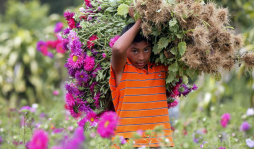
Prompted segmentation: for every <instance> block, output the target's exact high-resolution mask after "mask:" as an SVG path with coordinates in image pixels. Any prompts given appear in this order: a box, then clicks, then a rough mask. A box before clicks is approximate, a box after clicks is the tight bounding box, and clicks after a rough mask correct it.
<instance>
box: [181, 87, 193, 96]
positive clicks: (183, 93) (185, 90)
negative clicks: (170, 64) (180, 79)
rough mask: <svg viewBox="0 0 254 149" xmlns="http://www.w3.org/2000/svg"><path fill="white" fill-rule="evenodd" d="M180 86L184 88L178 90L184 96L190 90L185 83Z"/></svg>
mask: <svg viewBox="0 0 254 149" xmlns="http://www.w3.org/2000/svg"><path fill="white" fill-rule="evenodd" d="M182 87H183V88H184V91H183V92H180V95H183V96H185V97H186V96H187V95H188V94H189V93H190V91H191V90H190V89H189V88H188V86H187V85H186V84H182Z"/></svg>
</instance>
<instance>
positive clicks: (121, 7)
mask: <svg viewBox="0 0 254 149" xmlns="http://www.w3.org/2000/svg"><path fill="white" fill-rule="evenodd" d="M128 12H129V6H128V5H126V4H121V5H119V6H118V9H117V14H119V15H127V14H128Z"/></svg>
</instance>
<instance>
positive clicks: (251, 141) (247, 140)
mask: <svg viewBox="0 0 254 149" xmlns="http://www.w3.org/2000/svg"><path fill="white" fill-rule="evenodd" d="M246 144H247V146H248V147H250V148H254V141H253V140H251V139H246Z"/></svg>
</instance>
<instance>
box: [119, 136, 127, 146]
mask: <svg viewBox="0 0 254 149" xmlns="http://www.w3.org/2000/svg"><path fill="white" fill-rule="evenodd" d="M120 142H121V144H125V143H126V140H125V139H124V137H123V136H120Z"/></svg>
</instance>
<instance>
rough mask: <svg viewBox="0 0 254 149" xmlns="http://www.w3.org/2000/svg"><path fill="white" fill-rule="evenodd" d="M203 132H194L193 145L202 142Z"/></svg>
mask: <svg viewBox="0 0 254 149" xmlns="http://www.w3.org/2000/svg"><path fill="white" fill-rule="evenodd" d="M203 134H204V133H203V132H202V131H200V130H197V131H196V132H194V133H193V135H192V136H193V141H194V142H195V143H199V142H200V141H202V140H203Z"/></svg>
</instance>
